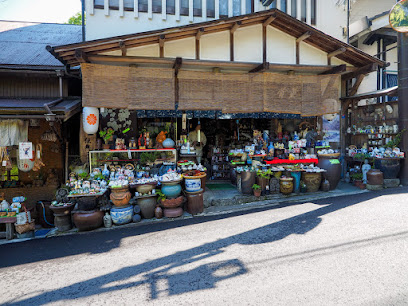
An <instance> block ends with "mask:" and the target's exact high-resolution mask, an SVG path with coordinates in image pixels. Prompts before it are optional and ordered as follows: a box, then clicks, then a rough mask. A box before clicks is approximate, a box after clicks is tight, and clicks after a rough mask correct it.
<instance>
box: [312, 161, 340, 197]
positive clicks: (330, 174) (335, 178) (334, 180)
mask: <svg viewBox="0 0 408 306" xmlns="http://www.w3.org/2000/svg"><path fill="white" fill-rule="evenodd" d="M317 166H318V167H319V168H321V169H324V170H326V173H325V175H324V176H325V178H326V179H327V180H328V181H329V183H330V190H334V189H336V188H337V185H338V184H339V182H340V178H341V163H340V161H339V160H338V159H337V158H331V157H325V156H321V155H320V156H319V162H318V164H317Z"/></svg>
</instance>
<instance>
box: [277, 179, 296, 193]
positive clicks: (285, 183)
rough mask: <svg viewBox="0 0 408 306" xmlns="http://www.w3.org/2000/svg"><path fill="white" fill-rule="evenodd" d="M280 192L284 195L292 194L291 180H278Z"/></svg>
mask: <svg viewBox="0 0 408 306" xmlns="http://www.w3.org/2000/svg"><path fill="white" fill-rule="evenodd" d="M280 192H281V193H282V194H284V195H288V194H291V193H292V192H293V178H292V177H287V178H283V177H282V178H281V179H280Z"/></svg>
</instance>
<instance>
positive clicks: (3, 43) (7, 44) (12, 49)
mask: <svg viewBox="0 0 408 306" xmlns="http://www.w3.org/2000/svg"><path fill="white" fill-rule="evenodd" d="M81 31H82V28H81V26H79V25H71V24H55V23H36V22H18V21H0V65H16V66H58V67H61V66H62V64H61V62H59V61H58V60H57V59H55V58H54V57H53V56H52V55H51V54H50V53H49V52H48V51H47V50H46V49H45V47H46V46H47V45H65V44H72V43H78V42H81V41H82V32H81Z"/></svg>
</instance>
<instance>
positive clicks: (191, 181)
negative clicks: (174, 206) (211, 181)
mask: <svg viewBox="0 0 408 306" xmlns="http://www.w3.org/2000/svg"><path fill="white" fill-rule="evenodd" d="M184 182H185V184H186V191H187V192H195V191H199V190H200V189H201V178H187V177H185V180H184Z"/></svg>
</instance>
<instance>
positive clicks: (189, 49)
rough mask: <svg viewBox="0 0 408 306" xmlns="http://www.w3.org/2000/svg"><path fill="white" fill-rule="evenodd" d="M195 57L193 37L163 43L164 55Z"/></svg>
mask: <svg viewBox="0 0 408 306" xmlns="http://www.w3.org/2000/svg"><path fill="white" fill-rule="evenodd" d="M178 56H179V57H183V58H195V38H194V37H191V38H185V39H179V40H173V41H169V42H166V43H165V44H164V57H178Z"/></svg>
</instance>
